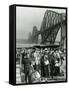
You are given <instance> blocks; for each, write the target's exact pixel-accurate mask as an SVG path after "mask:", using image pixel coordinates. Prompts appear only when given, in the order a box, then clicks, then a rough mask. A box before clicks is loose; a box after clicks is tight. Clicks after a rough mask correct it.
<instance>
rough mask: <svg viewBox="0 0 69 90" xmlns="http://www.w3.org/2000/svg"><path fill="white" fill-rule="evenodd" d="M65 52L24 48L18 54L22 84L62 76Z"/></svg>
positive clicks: (64, 68) (52, 49) (56, 49)
mask: <svg viewBox="0 0 69 90" xmlns="http://www.w3.org/2000/svg"><path fill="white" fill-rule="evenodd" d="M65 72H66V50H65V49H64V50H62V49H59V48H44V49H43V48H28V49H26V48H24V49H22V50H21V52H20V75H21V80H22V82H23V81H25V82H26V83H33V82H41V81H42V80H45V81H47V80H48V79H52V80H53V79H54V76H55V77H57V76H64V75H65Z"/></svg>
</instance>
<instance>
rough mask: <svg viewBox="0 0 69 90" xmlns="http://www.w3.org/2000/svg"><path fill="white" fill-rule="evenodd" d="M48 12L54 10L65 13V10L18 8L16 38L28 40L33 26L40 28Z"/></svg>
mask: <svg viewBox="0 0 69 90" xmlns="http://www.w3.org/2000/svg"><path fill="white" fill-rule="evenodd" d="M46 10H53V11H56V12H59V13H65V10H64V9H50V8H31V7H17V8H16V38H17V39H23V38H26V39H27V38H28V33H29V32H32V30H33V26H37V28H38V30H40V26H41V23H42V20H43V16H44V13H45V11H46Z"/></svg>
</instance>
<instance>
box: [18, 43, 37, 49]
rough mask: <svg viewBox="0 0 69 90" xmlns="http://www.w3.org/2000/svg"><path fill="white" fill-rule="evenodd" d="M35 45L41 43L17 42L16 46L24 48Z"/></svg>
mask: <svg viewBox="0 0 69 90" xmlns="http://www.w3.org/2000/svg"><path fill="white" fill-rule="evenodd" d="M34 45H39V44H24V43H16V48H23V47H32V46H34Z"/></svg>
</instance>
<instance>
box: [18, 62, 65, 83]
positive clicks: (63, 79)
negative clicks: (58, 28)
mask: <svg viewBox="0 0 69 90" xmlns="http://www.w3.org/2000/svg"><path fill="white" fill-rule="evenodd" d="M65 79H66V76H57V77H55V76H54V78H53V79H51V78H48V79H47V80H46V79H45V78H44V79H42V80H41V81H40V82H55V81H65ZM16 83H17V84H19V83H25V81H24V82H22V81H21V76H20V65H19V64H16Z"/></svg>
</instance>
